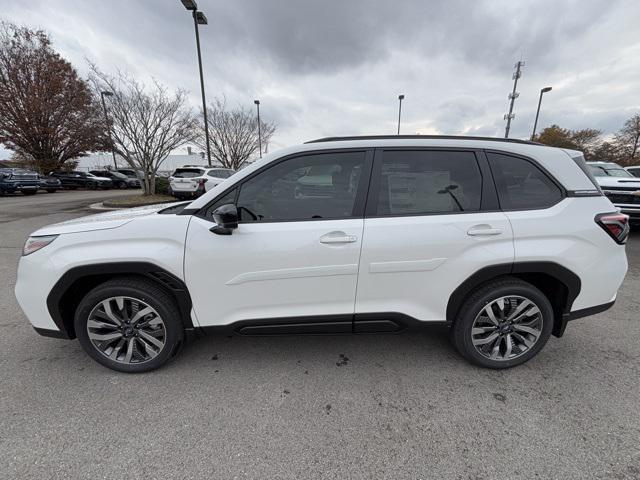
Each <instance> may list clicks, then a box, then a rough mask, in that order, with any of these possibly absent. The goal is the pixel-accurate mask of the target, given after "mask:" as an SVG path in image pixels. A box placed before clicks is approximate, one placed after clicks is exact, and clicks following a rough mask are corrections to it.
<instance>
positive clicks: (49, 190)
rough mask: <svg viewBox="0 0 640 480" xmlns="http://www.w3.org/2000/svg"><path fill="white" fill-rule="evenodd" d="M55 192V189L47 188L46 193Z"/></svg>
mask: <svg viewBox="0 0 640 480" xmlns="http://www.w3.org/2000/svg"><path fill="white" fill-rule="evenodd" d="M57 191H58V190H57V189H55V188H47V193H56V192H57Z"/></svg>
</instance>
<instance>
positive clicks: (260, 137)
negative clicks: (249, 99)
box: [253, 100, 262, 158]
mask: <svg viewBox="0 0 640 480" xmlns="http://www.w3.org/2000/svg"><path fill="white" fill-rule="evenodd" d="M253 103H255V104H256V108H257V109H258V148H259V149H260V158H262V129H261V128H260V100H254V101H253Z"/></svg>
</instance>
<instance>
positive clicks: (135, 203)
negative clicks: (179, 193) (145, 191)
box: [102, 195, 178, 208]
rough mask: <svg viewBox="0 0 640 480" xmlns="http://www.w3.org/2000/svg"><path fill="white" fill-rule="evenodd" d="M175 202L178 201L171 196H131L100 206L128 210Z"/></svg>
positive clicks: (107, 201)
mask: <svg viewBox="0 0 640 480" xmlns="http://www.w3.org/2000/svg"><path fill="white" fill-rule="evenodd" d="M177 201H178V200H177V199H176V198H175V197H172V196H171V195H131V196H130V197H119V198H113V199H111V200H105V201H104V202H102V204H103V205H104V206H105V207H108V208H130V207H142V206H144V205H154V204H157V203H170V202H177Z"/></svg>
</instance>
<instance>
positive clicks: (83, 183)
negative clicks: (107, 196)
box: [50, 171, 113, 190]
mask: <svg viewBox="0 0 640 480" xmlns="http://www.w3.org/2000/svg"><path fill="white" fill-rule="evenodd" d="M50 176H52V177H55V178H57V179H58V180H60V182H61V183H62V187H63V188H69V189H71V190H75V189H76V188H90V189H94V188H111V187H112V185H113V183H112V182H111V180H110V179H108V178H102V177H96V176H95V175H91V174H90V173H87V172H79V171H70V172H64V171H55V172H51V173H50Z"/></svg>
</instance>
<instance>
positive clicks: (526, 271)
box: [447, 262, 581, 337]
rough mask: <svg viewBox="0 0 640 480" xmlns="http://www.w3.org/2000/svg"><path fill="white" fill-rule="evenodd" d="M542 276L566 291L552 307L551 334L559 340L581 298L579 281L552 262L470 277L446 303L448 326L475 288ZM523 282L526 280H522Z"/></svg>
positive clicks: (501, 266)
mask: <svg viewBox="0 0 640 480" xmlns="http://www.w3.org/2000/svg"><path fill="white" fill-rule="evenodd" d="M531 274H544V275H547V276H549V277H553V278H554V279H555V280H557V281H558V282H560V283H561V284H562V285H564V287H565V288H566V296H565V297H564V298H562V300H561V302H560V304H559V305H558V304H556V305H554V310H555V312H554V313H555V322H554V328H553V334H554V335H556V336H558V337H559V336H562V334H563V333H564V329H565V327H566V324H567V319H568V316H569V313H570V312H571V306H572V305H573V301H574V300H575V299H576V297H577V296H578V295H579V294H580V288H581V282H580V277H578V275H576V274H575V273H573V272H572V271H571V270H569V269H568V268H566V267H563V266H562V265H560V264H558V263H555V262H515V263H504V264H499V265H491V266H488V267H484V268H482V269H480V270H478V271H477V272H475V273H474V274H473V275H471V276H469V277H468V278H467V279H466V280H465V281H464V282H462V283H461V284H460V286H458V288H456V289H455V290H454V291H453V293H452V294H451V296H450V297H449V301H448V303H447V322H453V320H454V319H455V317H456V315H457V313H458V311H459V309H460V307H461V306H462V304H463V303H464V301H465V299H466V298H467V296H468V295H469V293H471V292H472V291H473V290H475V289H476V288H478V287H480V286H481V285H483V284H484V283H486V282H488V281H490V280H493V279H494V278H498V277H502V276H506V275H513V276H515V277H519V276H526V275H531ZM525 279H526V278H525Z"/></svg>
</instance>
